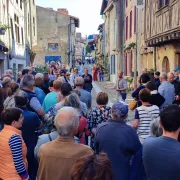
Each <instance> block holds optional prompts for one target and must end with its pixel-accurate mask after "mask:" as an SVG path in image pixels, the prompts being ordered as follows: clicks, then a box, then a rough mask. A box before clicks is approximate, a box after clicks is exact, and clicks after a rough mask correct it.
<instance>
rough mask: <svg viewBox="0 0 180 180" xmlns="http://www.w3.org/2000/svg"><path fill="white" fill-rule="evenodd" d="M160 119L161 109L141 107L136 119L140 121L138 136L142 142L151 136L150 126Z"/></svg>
mask: <svg viewBox="0 0 180 180" xmlns="http://www.w3.org/2000/svg"><path fill="white" fill-rule="evenodd" d="M158 117H159V107H158V106H155V105H149V106H140V107H138V108H137V109H136V113H135V119H137V120H139V124H138V127H137V134H138V136H139V139H140V141H141V142H143V141H144V140H145V139H146V138H147V137H149V136H150V124H151V121H152V120H153V119H154V118H158Z"/></svg>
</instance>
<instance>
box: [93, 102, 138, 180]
mask: <svg viewBox="0 0 180 180" xmlns="http://www.w3.org/2000/svg"><path fill="white" fill-rule="evenodd" d="M111 114H112V120H108V121H107V122H105V123H102V124H100V126H99V127H98V129H97V133H96V139H95V150H96V152H97V154H99V153H100V152H105V153H107V155H108V157H109V159H110V161H111V165H112V169H113V174H114V180H127V179H128V178H129V173H130V159H131V157H132V155H134V154H135V153H136V152H137V151H138V150H139V149H140V148H141V143H140V141H139V139H138V136H137V133H136V131H135V129H134V128H133V127H131V126H128V125H126V123H125V119H126V118H127V115H128V106H127V105H126V104H124V103H121V102H117V103H115V104H113V106H112V112H111Z"/></svg>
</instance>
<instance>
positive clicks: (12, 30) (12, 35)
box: [10, 19, 14, 40]
mask: <svg viewBox="0 0 180 180" xmlns="http://www.w3.org/2000/svg"><path fill="white" fill-rule="evenodd" d="M10 23H11V37H12V40H14V28H13V21H12V19H10Z"/></svg>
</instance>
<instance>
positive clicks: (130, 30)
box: [129, 11, 132, 37]
mask: <svg viewBox="0 0 180 180" xmlns="http://www.w3.org/2000/svg"><path fill="white" fill-rule="evenodd" d="M129 37H132V11H131V12H130V28H129Z"/></svg>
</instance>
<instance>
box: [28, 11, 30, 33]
mask: <svg viewBox="0 0 180 180" xmlns="http://www.w3.org/2000/svg"><path fill="white" fill-rule="evenodd" d="M29 34H30V16H29V13H28V35H29Z"/></svg>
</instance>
